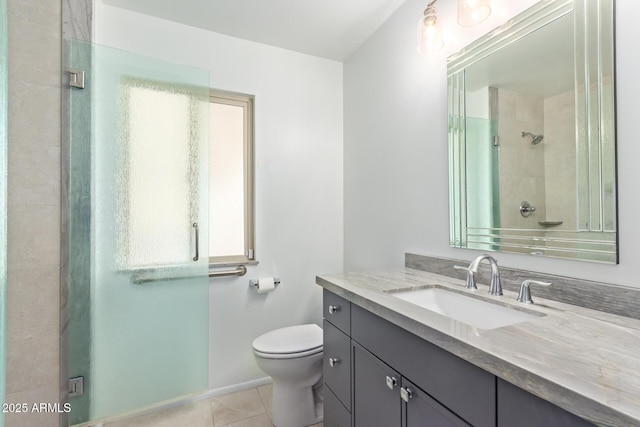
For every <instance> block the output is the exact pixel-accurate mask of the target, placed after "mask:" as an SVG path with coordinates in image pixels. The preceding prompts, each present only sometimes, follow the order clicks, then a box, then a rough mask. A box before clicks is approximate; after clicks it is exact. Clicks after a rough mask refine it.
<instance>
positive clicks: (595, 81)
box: [448, 0, 617, 263]
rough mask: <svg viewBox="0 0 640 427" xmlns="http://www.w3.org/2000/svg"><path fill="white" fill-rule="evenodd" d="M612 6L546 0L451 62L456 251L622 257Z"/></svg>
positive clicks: (604, 1) (603, 1) (604, 0)
mask: <svg viewBox="0 0 640 427" xmlns="http://www.w3.org/2000/svg"><path fill="white" fill-rule="evenodd" d="M613 48H614V46H613V1H612V0H598V1H593V0H576V1H556V2H540V3H538V4H536V5H535V6H534V7H532V8H531V9H529V10H527V11H525V12H524V13H523V14H521V15H518V16H517V17H515V18H514V19H512V20H511V21H509V22H507V23H506V24H505V25H504V26H502V27H500V28H498V29H496V30H494V31H493V32H492V33H490V34H488V35H486V36H484V37H483V38H481V39H479V40H478V41H476V42H474V43H473V44H471V45H470V46H468V47H466V48H465V49H463V50H462V51H461V52H459V53H458V54H456V55H453V56H452V57H450V58H449V64H448V74H449V120H450V123H449V147H450V151H449V157H450V159H449V161H450V202H451V203H450V204H451V206H450V208H451V218H450V221H451V245H452V246H454V247H465V248H476V249H482V250H499V251H507V252H518V253H526V254H531V255H537V256H552V257H561V258H572V259H581V260H589V261H598V262H609V263H616V262H617V233H616V183H615V176H616V173H615V125H614V124H615V110H614V106H615V105H614V93H615V85H614V83H615V79H614V74H613V69H614V67H613V64H614V60H613Z"/></svg>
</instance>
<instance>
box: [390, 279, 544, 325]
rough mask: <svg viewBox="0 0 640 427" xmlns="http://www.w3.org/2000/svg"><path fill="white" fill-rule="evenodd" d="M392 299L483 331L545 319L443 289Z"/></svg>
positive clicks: (400, 295)
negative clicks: (398, 299) (406, 302)
mask: <svg viewBox="0 0 640 427" xmlns="http://www.w3.org/2000/svg"><path fill="white" fill-rule="evenodd" d="M390 295H393V296H394V297H396V298H400V299H402V300H405V301H408V302H410V303H412V304H416V305H418V306H420V307H424V308H426V309H427V310H431V311H434V312H436V313H439V314H442V315H445V316H447V317H450V318H452V319H454V320H457V321H459V322H462V323H466V324H467V325H471V326H475V327H476V328H480V329H495V328H500V327H503V326H509V325H515V324H516V323H522V322H527V321H529V320H534V319H538V318H539V317H541V316H543V315H542V314H537V313H536V314H530V313H527V312H524V311H520V310H516V309H513V308H509V307H505V306H502V305H498V304H492V303H490V302H486V301H483V300H481V299H478V298H474V297H471V296H466V295H464V294H461V293H457V292H455V291H449V290H445V289H444V288H428V289H418V290H410V291H399V292H393V293H391V294H390Z"/></svg>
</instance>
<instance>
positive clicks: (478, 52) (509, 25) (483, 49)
mask: <svg viewBox="0 0 640 427" xmlns="http://www.w3.org/2000/svg"><path fill="white" fill-rule="evenodd" d="M573 9H574V1H573V0H543V1H541V2H539V3H536V4H535V5H533V6H531V7H530V8H528V9H527V10H525V11H524V12H522V13H520V14H518V15H516V16H515V17H513V18H511V19H510V20H508V21H507V22H505V23H504V24H502V25H500V26H499V27H497V28H495V29H493V30H491V31H490V32H489V33H487V34H485V35H484V36H481V37H480V38H478V39H477V40H476V41H474V42H472V43H470V44H468V45H467V46H465V47H463V48H462V49H460V50H459V51H458V52H456V53H454V54H451V55H450V56H449V57H448V58H447V75H449V76H450V75H452V74H455V73H457V72H459V71H461V70H463V69H464V68H466V67H468V66H469V65H471V64H473V63H474V62H477V61H479V60H481V59H482V58H485V57H486V56H488V55H490V54H491V53H493V52H495V51H497V50H499V49H502V48H503V47H505V46H508V45H510V44H512V43H515V42H517V41H518V40H519V39H521V38H522V37H525V36H526V35H528V34H530V33H532V32H533V31H536V30H537V29H539V28H540V27H542V26H544V25H546V24H548V23H550V22H553V21H555V20H556V19H558V18H561V17H562V16H564V15H566V14H568V13H570V12H572V11H573Z"/></svg>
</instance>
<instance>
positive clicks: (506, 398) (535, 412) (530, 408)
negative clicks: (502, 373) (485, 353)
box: [498, 378, 593, 427]
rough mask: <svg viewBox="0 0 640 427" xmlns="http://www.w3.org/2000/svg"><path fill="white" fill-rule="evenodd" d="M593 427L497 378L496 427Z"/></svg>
mask: <svg viewBox="0 0 640 427" xmlns="http://www.w3.org/2000/svg"><path fill="white" fill-rule="evenodd" d="M515 425H517V426H518V427H547V426H553V427H593V424H591V423H590V422H588V421H586V420H583V419H582V418H580V417H577V416H576V415H573V414H572V413H570V412H567V411H565V410H564V409H562V408H560V407H558V406H556V405H554V404H553V403H551V402H547V401H546V400H544V399H540V398H539V397H537V396H534V395H533V394H531V393H529V392H527V391H525V390H522V389H521V388H519V387H516V386H514V385H513V384H511V383H508V382H506V381H503V380H501V379H500V378H498V427H511V426H515Z"/></svg>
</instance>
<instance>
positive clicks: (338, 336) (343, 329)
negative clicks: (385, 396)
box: [322, 290, 352, 427]
mask: <svg viewBox="0 0 640 427" xmlns="http://www.w3.org/2000/svg"><path fill="white" fill-rule="evenodd" d="M322 306H323V309H322V310H323V311H322V314H323V317H324V321H323V323H322V325H323V339H324V344H323V345H324V348H323V351H324V354H323V360H322V372H323V381H324V425H325V427H351V389H352V387H351V337H350V335H351V303H350V302H349V301H347V300H345V299H344V298H341V297H339V296H338V295H335V294H333V293H331V292H328V291H326V290H325V291H324V294H323V303H322Z"/></svg>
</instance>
